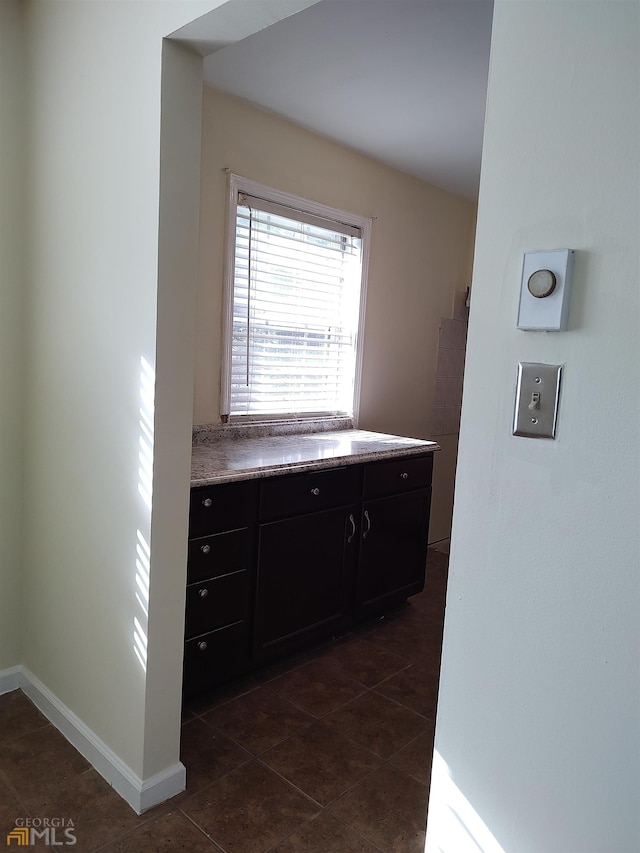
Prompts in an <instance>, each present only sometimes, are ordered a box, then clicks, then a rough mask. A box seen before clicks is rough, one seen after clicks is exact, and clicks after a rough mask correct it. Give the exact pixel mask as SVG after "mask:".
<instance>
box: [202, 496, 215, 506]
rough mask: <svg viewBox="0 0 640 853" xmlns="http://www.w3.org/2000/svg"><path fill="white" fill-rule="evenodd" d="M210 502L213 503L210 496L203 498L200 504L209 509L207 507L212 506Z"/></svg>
mask: <svg viewBox="0 0 640 853" xmlns="http://www.w3.org/2000/svg"><path fill="white" fill-rule="evenodd" d="M212 504H213V501H212V500H211V498H205V499H204V500H203V501H202V506H205V507H206V508H207V509H209V507H210V506H212Z"/></svg>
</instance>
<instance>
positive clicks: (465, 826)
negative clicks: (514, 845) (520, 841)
mask: <svg viewBox="0 0 640 853" xmlns="http://www.w3.org/2000/svg"><path fill="white" fill-rule="evenodd" d="M424 853H505V852H504V850H503V848H502V847H501V846H500V845H499V844H498V842H497V841H496V839H495V838H494V837H493V835H492V833H491V831H490V830H489V828H488V827H487V825H486V824H485V822H484V821H483V820H482V818H481V817H480V815H479V814H478V813H477V812H476V810H475V809H474V808H473V806H472V805H471V803H470V802H469V800H467V798H466V797H465V796H464V794H463V793H462V791H461V790H460V789H459V788H458V786H457V785H456V783H455V782H454V781H453V778H452V776H451V771H450V770H449V767H448V765H447V763H446V761H444V759H443V758H442V756H441V755H440V754H439V753H438V752H437V751H436V752H434V754H433V768H432V771H431V796H430V799H429V820H428V822H427V837H426V840H425V845H424Z"/></svg>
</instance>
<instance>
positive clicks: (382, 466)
mask: <svg viewBox="0 0 640 853" xmlns="http://www.w3.org/2000/svg"><path fill="white" fill-rule="evenodd" d="M432 470H433V454H432V453H429V454H428V455H426V456H405V457H403V458H401V459H389V460H387V461H385V462H369V463H368V464H366V465H365V466H364V496H365V498H376V497H380V496H381V495H393V494H397V493H398V492H408V491H410V490H412V489H422V488H425V487H427V486H430V485H431V473H432Z"/></svg>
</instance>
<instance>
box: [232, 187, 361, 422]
mask: <svg viewBox="0 0 640 853" xmlns="http://www.w3.org/2000/svg"><path fill="white" fill-rule="evenodd" d="M361 244H362V239H361V232H360V228H359V227H355V226H351V225H346V224H343V223H340V222H335V221H332V220H328V219H325V218H323V217H321V216H317V215H315V214H310V213H305V212H303V211H299V210H295V209H293V208H290V207H287V206H285V205H281V204H277V203H274V202H271V201H266V200H264V199H260V198H256V197H254V196H251V195H248V194H246V193H243V192H241V193H238V197H237V207H236V222H235V262H234V278H233V309H232V335H231V342H230V366H231V370H230V373H231V376H230V383H229V389H230V393H229V401H228V402H229V408H228V414H230V415H231V417H238V416H240V417H241V416H245V417H246V416H253V417H268V416H271V415H311V414H346V415H351V414H352V412H353V395H354V374H355V360H356V340H357V333H358V319H359V310H360V282H361ZM223 407H224V400H223ZM223 414H224V412H223Z"/></svg>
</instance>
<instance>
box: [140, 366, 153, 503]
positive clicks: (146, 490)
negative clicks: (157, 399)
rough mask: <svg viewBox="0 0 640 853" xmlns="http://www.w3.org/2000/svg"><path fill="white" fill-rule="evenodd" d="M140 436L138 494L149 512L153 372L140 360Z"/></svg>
mask: <svg viewBox="0 0 640 853" xmlns="http://www.w3.org/2000/svg"><path fill="white" fill-rule="evenodd" d="M140 365H141V367H140V436H139V441H138V443H139V452H138V463H139V464H138V492H139V493H140V495H141V496H142V499H143V500H144V502H145V504H146V506H147V509H148V510H149V511H151V499H152V496H153V411H154V393H155V372H154V370H153V368H152V367H151V365H150V364H149V362H148V361H147V360H146V358H144V356H142V358H141V359H140Z"/></svg>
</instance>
